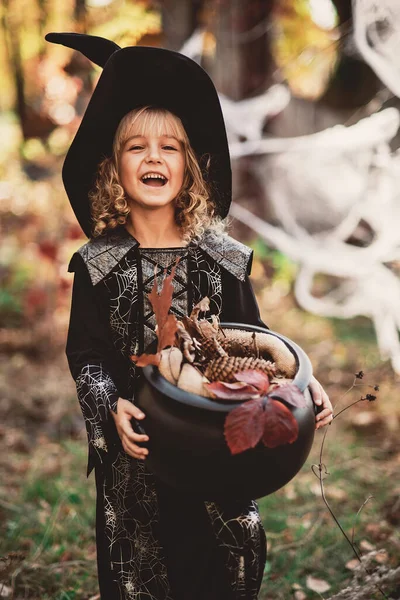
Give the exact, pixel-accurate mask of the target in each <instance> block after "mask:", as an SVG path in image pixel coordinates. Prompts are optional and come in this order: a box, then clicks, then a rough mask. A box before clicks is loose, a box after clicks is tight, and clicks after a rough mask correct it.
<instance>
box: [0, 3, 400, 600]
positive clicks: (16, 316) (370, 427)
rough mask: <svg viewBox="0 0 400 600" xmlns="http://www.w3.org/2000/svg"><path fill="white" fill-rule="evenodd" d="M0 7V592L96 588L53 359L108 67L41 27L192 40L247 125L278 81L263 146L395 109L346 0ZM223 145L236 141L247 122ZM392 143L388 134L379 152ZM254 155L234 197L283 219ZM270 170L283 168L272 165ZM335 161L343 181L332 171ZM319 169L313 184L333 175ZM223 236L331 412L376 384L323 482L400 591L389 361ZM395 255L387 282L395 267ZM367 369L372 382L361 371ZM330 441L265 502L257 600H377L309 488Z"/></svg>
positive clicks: (251, 234) (292, 266) (399, 488)
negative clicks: (76, 176)
mask: <svg viewBox="0 0 400 600" xmlns="http://www.w3.org/2000/svg"><path fill="white" fill-rule="evenodd" d="M0 17H1V21H0V28H1V39H2V43H1V44H0V76H1V82H2V94H1V98H0V109H1V114H0V139H1V145H0V215H1V229H2V239H1V242H0V244H1V245H0V248H1V261H0V272H1V282H2V283H1V291H0V353H1V359H2V369H1V373H0V391H1V405H0V416H1V418H0V598H9V599H15V600H22V599H29V600H73V599H74V600H78V599H79V600H89V599H90V600H95V599H98V598H99V595H98V588H97V578H96V553H95V539H94V520H95V514H94V512H95V485H94V479H93V478H90V479H89V480H87V479H86V474H85V467H86V452H87V450H86V435H85V432H84V425H83V419H82V416H81V413H80V409H79V406H78V402H77V399H76V393H75V386H74V382H73V380H72V378H71V376H70V374H69V371H68V365H67V362H66V357H65V354H64V348H65V340H66V332H67V327H68V318H69V306H70V298H71V285H72V275H71V274H69V273H68V272H67V265H68V262H69V258H70V257H71V255H72V254H73V252H74V251H75V250H76V249H77V248H78V247H79V246H80V245H81V244H82V243H84V242H85V237H84V235H83V233H82V231H81V229H80V227H79V225H78V224H77V222H76V220H75V217H74V215H73V213H72V210H71V208H70V206H69V202H68V200H67V197H66V194H65V192H64V189H63V186H62V181H61V168H62V163H63V159H64V157H65V153H66V151H67V149H68V147H69V144H70V142H71V140H72V138H73V136H74V134H75V132H76V130H77V128H78V126H79V123H80V119H81V117H82V114H83V112H84V110H85V107H86V105H87V102H88V100H89V98H90V95H91V93H92V90H93V89H94V86H95V85H96V80H97V78H98V76H99V73H100V69H99V68H98V67H95V66H93V64H91V63H90V62H89V61H88V60H87V59H85V58H83V57H82V56H81V55H79V54H78V53H74V52H72V51H71V50H69V49H66V48H63V47H61V46H54V45H50V44H47V43H46V42H45V41H44V36H45V34H46V33H47V32H49V31H75V32H80V33H90V34H94V35H100V36H104V37H106V38H109V39H112V40H114V41H115V42H117V43H118V44H119V45H120V46H128V45H134V44H140V45H149V46H162V47H166V48H170V49H174V50H179V49H181V48H182V47H183V46H184V44H185V42H187V40H192V46H193V44H197V46H196V48H197V49H196V48H195V50H194V51H193V52H194V54H195V58H196V59H197V60H198V61H199V62H200V63H201V64H202V66H203V67H204V68H205V69H206V70H207V71H208V72H209V73H210V75H211V76H212V78H213V80H214V82H215V84H216V87H217V89H218V91H219V92H220V93H221V94H223V96H224V98H227V99H228V100H227V102H229V100H230V101H233V102H234V103H236V104H235V106H236V109H235V110H237V109H238V107H239V108H240V111H241V112H240V119H238V121H239V120H240V122H241V123H242V124H243V127H245V125H246V123H250V122H253V121H251V119H252V118H253V117H254V110H253V109H254V107H253V108H252V105H251V104H250V105H246V103H243V104H241V102H242V101H243V100H247V99H254V98H259V97H261V96H262V95H263V94H264V93H265V92H267V91H268V90H270V89H271V88H272V87H273V86H275V85H279V86H280V87H279V88H275V90H278V92H279V93H277V96H276V97H275V101H274V99H273V98H272V100H271V97H269V100H270V104H269V105H268V106H269V108H268V110H267V108H265V111H264V113H263V112H262V111H263V110H264V109H263V104H262V102H261V103H260V102H259V103H258V104H257V108H259V107H260V106H261V109H260V110H261V117H260V118H259V126H260V128H261V129H260V131H261V134H262V137H264V138H265V139H273V140H277V139H284V138H295V137H297V136H307V135H311V134H314V133H316V132H319V131H322V130H325V129H327V128H329V127H332V126H334V125H336V124H342V125H346V126H347V127H350V126H351V125H355V124H356V123H358V122H359V121H360V120H361V119H362V118H365V117H368V116H370V115H371V114H374V113H379V112H380V111H382V110H384V109H385V108H388V107H395V108H398V104H399V103H398V99H397V97H396V96H395V95H394V94H393V93H391V92H390V90H389V89H388V88H387V87H386V86H385V85H384V84H383V83H382V81H381V80H380V79H379V78H378V76H377V75H376V73H375V72H374V70H373V69H372V68H371V67H370V66H369V65H368V64H367V63H366V62H365V60H363V58H362V56H361V55H360V54H359V53H358V52H356V51H355V49H354V44H352V35H353V29H354V23H353V12H352V3H351V1H350V0H332V2H331V0H280V1H275V2H274V1H272V0H271V1H266V0H264V1H262V0H195V1H193V2H187V1H185V0H176V1H172V0H165V1H164V2H156V1H151V0H147V1H145V0H143V1H139V0H137V1H134V0H2V2H1V5H0ZM196 32H197V33H199V32H200V33H201V39H200V42H199V41H198V40H199V37H198V36H197V38H196ZM194 33H195V35H194V37H193V34H194ZM196 40H197V41H196ZM199 43H200V46H199ZM199 48H200V50H199ZM187 51H188V52H189V51H190V48H189V47H187ZM284 90H286V96H285V92H284ZM285 98H286V100H285ZM274 102H275V103H274ZM229 106H231V107H232V106H233V105H229ZM229 106H228V105H227V109H228V108H229ZM246 111H248V112H247V113H246ZM252 111H253V112H252ZM235 114H236V115H239V112H236V113H235ZM233 120H235V119H233ZM233 141H234V142H235V141H236V142H239V143H240V142H243V141H246V135H245V133H244V132H243V134H241V132H240V127H239V126H238V130H237V131H236V133H235V132H234V134H233ZM398 147H399V143H398V138H397V135H396V136H394V138H393V139H392V140H391V149H392V150H393V151H395V150H397V148H398ZM254 164H255V163H254V161H253V158H252V157H251V156H248V155H246V156H240V153H239V154H238V155H237V156H236V157H234V160H233V169H234V203H235V205H236V206H241V207H244V208H246V209H247V210H250V211H251V212H252V214H254V215H256V216H258V218H259V219H262V221H263V222H265V223H269V224H270V225H271V224H272V225H274V226H276V227H278V228H279V227H280V226H281V223H280V221H279V218H278V217H277V215H276V214H275V212H274V209H273V204H271V198H270V194H269V190H270V188H269V184H268V177H265V176H264V177H261V178H260V177H258V178H257V176H256V175H255V169H254ZM263 165H264V163H262V162H261V169H263V168H264V167H263ZM264 166H265V171H266V172H268V173H271V172H272V174H273V175H274V177H275V179H274V181H276V180H279V173H278V174H277V173H276V169H275V171H274V163H273V162H272V165H271V164H269V165H267V166H266V165H264ZM267 167H268V169H267ZM257 168H258V172H260V163H258V166H257ZM271 169H272V171H271ZM332 169H333V175H334V181H336V182H337V185H338V188H337V194H340V193H341V191H342V189H343V188H342V187H341V185H340V183H339V182H340V180H341V176H342V171H341V170H340V165H338V166H337V168H336V171H335V165H333V166H332ZM263 173H264V171H263ZM317 175H318V174H317ZM323 177H324V173H323V172H321V175H320V186H321V190H323V189H324V186H325V187H327V186H329V185H330V183H329V181H326V182H325V181H324V180H323ZM364 177H367V175H365V176H364ZM271 181H272V180H271ZM308 200H309V198H308V197H307V196H306V195H304V194H302V195H300V197H299V199H298V204H297V206H296V207H293V206H292V209H293V210H294V212H296V211H295V209H296V210H297V213H296V214H300V215H301V218H302V219H303V223H304V222H306V223H310V224H311V225H310V227H311V229H312V228H313V227H314V230H315V229H316V230H317V231H319V230H321V231H322V230H323V229H324V226H323V225H321V219H322V217H321V206H322V213H324V211H325V208H324V205H323V201H324V199H323V197H321V198H320V200H319V202H317V208H316V207H315V204H313V203H310V202H308ZM317 200H318V198H317ZM234 214H235V213H234ZM237 215H240V213H237ZM318 228H319V229H318ZM231 235H233V236H234V237H236V238H238V239H240V240H242V241H243V242H245V243H247V244H249V245H251V246H252V247H253V248H254V250H255V259H254V264H253V270H252V282H253V285H254V288H255V291H256V293H257V298H258V302H259V306H260V311H261V315H262V318H263V319H264V321H265V322H266V323H268V325H269V326H270V327H271V328H272V329H274V330H276V331H279V332H280V333H283V334H284V335H287V336H288V337H291V338H292V339H294V340H295V341H296V342H297V343H299V344H300V345H301V346H302V347H303V348H304V349H305V350H306V351H307V352H308V354H309V356H310V358H311V360H312V362H313V365H314V372H315V374H316V376H317V377H318V379H319V380H320V381H321V382H322V384H323V385H324V387H325V389H326V390H327V392H328V394H329V396H330V398H331V400H332V402H333V403H334V404H336V403H337V402H339V401H340V408H342V407H344V406H346V404H350V403H351V402H355V401H357V400H359V399H360V398H361V397H365V396H366V394H367V393H371V390H372V388H373V387H374V386H375V387H376V386H379V392H377V391H376V390H374V391H373V393H374V395H376V396H377V400H376V401H375V402H366V401H360V402H357V403H356V404H355V405H354V406H353V407H352V408H351V409H349V410H348V411H346V412H345V413H344V414H343V415H341V416H340V417H339V418H338V419H337V421H336V420H335V421H334V423H333V424H332V425H331V426H330V428H329V432H328V434H327V437H326V441H325V447H324V454H323V461H324V463H325V464H326V466H327V470H328V471H329V476H326V478H325V480H324V485H325V490H326V496H327V499H328V501H329V503H330V505H331V507H332V509H333V510H334V512H335V514H336V516H337V518H338V519H339V520H340V522H341V524H342V526H343V528H344V530H345V531H346V532H347V533H348V535H349V536H350V537H351V536H352V535H354V543H355V545H356V547H357V549H358V551H359V552H360V554H361V555H363V556H365V559H364V561H365V565H366V566H367V569H368V571H369V572H370V573H375V576H378V575H379V574H380V575H379V577H380V579H381V580H382V581H383V582H385V581H386V583H384V585H383V591H384V593H385V594H386V597H388V598H389V597H390V598H400V573H399V562H400V561H399V557H400V537H399V524H400V494H399V492H400V477H399V474H400V441H399V435H398V429H399V418H400V408H399V403H398V389H399V388H398V382H399V376H398V374H396V373H395V372H394V369H393V361H392V362H391V361H390V360H389V357H388V356H384V355H382V353H381V352H380V351H379V348H378V344H377V338H376V331H375V329H374V324H373V322H372V320H371V319H370V318H368V316H365V314H364V315H363V313H362V312H360V315H358V316H357V315H354V316H352V317H351V318H346V319H341V318H338V317H337V316H329V315H327V316H323V315H321V314H315V313H313V312H310V311H306V310H305V309H304V307H302V306H301V305H300V303H299V301H298V298H296V295H295V282H296V278H297V277H298V274H299V264H298V262H297V261H296V258H295V257H294V256H293V255H292V256H289V255H288V254H286V253H284V252H282V251H281V250H280V249H279V247H278V245H276V246H274V244H272V243H267V241H266V239H265V237H263V236H262V235H260V233H259V232H257V231H255V230H254V229H253V228H252V227H251V226H249V223H247V224H245V223H244V222H243V221H241V220H240V218H237V219H233V225H232V229H231ZM373 235H374V232H373V228H372V227H371V224H370V223H368V222H366V221H364V222H360V223H359V226H358V227H357V228H356V230H355V232H354V233H353V234H352V235H351V236H349V238H348V239H347V240H346V243H347V244H348V245H350V246H351V247H352V248H365V247H368V244H370V243H371V240H372V239H373ZM389 267H390V269H391V271H392V273H394V274H396V275H397V276H398V274H399V272H400V267H399V261H398V260H397V261H395V260H393V261H392V262H391V263H390V265H389ZM364 284H365V285H366V286H368V285H370V286H374V285H375V283H374V282H373V281H371V282H368V281H364ZM335 285H336V281H335V277H334V276H333V275H332V274H330V273H329V270H328V272H326V273H320V274H318V275H317V276H316V277H315V278H314V281H313V284H312V293H313V295H314V296H315V298H322V297H323V296H324V295H325V294H327V293H329V292H330V291H331V290H333V289H334V288H335ZM387 293H390V290H388V292H387ZM360 370H362V371H363V372H364V378H363V379H360V378H358V379H357V378H356V379H355V374H356V373H359V371H360ZM354 383H355V385H353V384H354ZM349 388H352V389H351V391H350V392H348V393H347V394H346V392H347V390H349ZM345 394H346V396H344V395H345ZM322 437H323V433H322V432H320V431H319V432H317V434H316V438H315V444H314V449H313V451H312V454H311V456H310V458H309V460H308V461H307V463H306V465H305V466H304V468H303V469H302V471H301V473H300V474H299V475H298V476H297V477H296V478H295V480H294V481H293V482H291V483H290V484H288V485H287V486H286V487H285V488H283V489H282V490H280V491H279V492H277V493H275V494H273V495H272V496H269V497H266V498H264V499H262V500H260V509H261V512H262V516H263V520H264V524H265V528H266V532H267V537H268V560H267V565H266V570H265V574H264V583H263V587H262V591H261V594H260V599H261V600H278V599H279V600H288V599H289V598H294V599H295V600H305V599H308V598H310V599H314V598H325V599H328V598H337V599H338V600H339V598H341V599H342V600H345V599H346V598H354V599H355V598H357V599H358V600H362V598H368V599H371V598H381V597H384V595H383V594H382V592H379V591H378V589H377V588H376V587H372V588H369V587H368V586H369V583H368V582H369V581H370V580H371V578H372V579H373V577H374V576H373V575H368V574H367V573H366V572H365V571H363V568H362V567H360V565H359V561H358V560H357V559H356V558H355V554H354V552H353V551H352V549H351V547H350V546H349V544H348V543H347V542H346V540H345V539H344V537H343V535H342V533H341V532H340V530H339V529H338V527H337V526H336V524H335V523H334V521H333V519H332V517H331V515H330V514H329V512H328V510H327V507H326V506H325V504H324V502H323V500H322V498H321V486H320V482H319V481H318V478H316V477H315V475H314V473H313V471H312V468H311V466H312V464H313V463H319V461H320V456H319V452H320V448H321V443H322ZM371 496H372V497H373V498H371ZM357 586H359V587H357ZM346 587H348V591H347V592H343V591H341V590H344V589H345V588H346ZM371 589H372V591H371Z"/></svg>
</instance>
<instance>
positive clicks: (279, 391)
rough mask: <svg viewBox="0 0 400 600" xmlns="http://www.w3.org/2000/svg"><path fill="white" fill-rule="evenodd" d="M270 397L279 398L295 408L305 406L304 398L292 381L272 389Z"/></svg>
mask: <svg viewBox="0 0 400 600" xmlns="http://www.w3.org/2000/svg"><path fill="white" fill-rule="evenodd" d="M271 398H280V399H281V400H284V401H285V402H287V403H288V404H291V406H295V407H296V408H305V407H306V401H305V398H304V396H303V394H302V392H301V391H300V390H299V388H298V387H297V385H294V383H288V384H286V385H281V386H279V387H278V388H276V389H274V391H273V392H272V393H271Z"/></svg>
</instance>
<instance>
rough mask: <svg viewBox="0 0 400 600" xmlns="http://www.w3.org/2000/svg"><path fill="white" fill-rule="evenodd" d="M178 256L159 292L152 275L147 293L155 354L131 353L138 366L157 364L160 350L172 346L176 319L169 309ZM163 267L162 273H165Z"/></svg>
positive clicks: (155, 278)
mask: <svg viewBox="0 0 400 600" xmlns="http://www.w3.org/2000/svg"><path fill="white" fill-rule="evenodd" d="M179 260H180V258H179V257H178V259H177V260H176V263H175V265H174V266H173V267H172V269H171V273H170V274H169V275H167V276H166V277H165V279H164V282H163V286H162V289H161V292H160V293H158V283H157V277H156V276H155V277H154V283H153V287H152V288H151V292H150V294H148V298H149V301H150V303H151V306H152V308H153V311H154V316H155V320H156V334H157V338H158V342H157V352H156V354H146V353H144V354H141V355H140V356H136V355H132V356H131V357H130V358H131V360H132V361H133V362H135V363H136V365H137V366H138V367H144V366H147V365H159V364H160V358H161V350H164V348H167V347H168V346H173V345H174V342H175V334H176V332H177V329H178V321H177V318H176V317H175V315H172V314H170V312H169V310H170V308H171V304H172V295H173V292H174V288H173V285H172V281H173V279H174V276H175V270H176V266H177V264H178V262H179ZM166 271H167V270H166V269H164V274H165V273H166Z"/></svg>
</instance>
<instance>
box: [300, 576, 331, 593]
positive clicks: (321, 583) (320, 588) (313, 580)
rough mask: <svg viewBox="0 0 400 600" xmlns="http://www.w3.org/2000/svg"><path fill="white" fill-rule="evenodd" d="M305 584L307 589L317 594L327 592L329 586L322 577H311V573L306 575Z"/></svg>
mask: <svg viewBox="0 0 400 600" xmlns="http://www.w3.org/2000/svg"><path fill="white" fill-rule="evenodd" d="M306 586H307V587H308V589H309V590H312V591H313V592H317V593H319V594H323V593H324V592H327V591H328V590H329V589H330V587H331V586H330V585H329V583H328V582H327V581H325V580H324V579H318V578H317V577H313V576H312V575H309V576H308V577H307V580H306Z"/></svg>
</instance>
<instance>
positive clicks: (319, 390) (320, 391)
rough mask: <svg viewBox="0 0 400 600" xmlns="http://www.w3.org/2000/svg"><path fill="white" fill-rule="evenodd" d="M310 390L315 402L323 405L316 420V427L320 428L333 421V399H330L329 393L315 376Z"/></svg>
mask: <svg viewBox="0 0 400 600" xmlns="http://www.w3.org/2000/svg"><path fill="white" fill-rule="evenodd" d="M308 387H309V388H310V392H311V394H312V397H313V401H314V404H316V405H317V406H321V407H322V410H321V411H320V412H319V413H318V414H317V415H316V417H315V421H316V425H315V429H319V428H320V427H324V426H325V425H329V423H332V421H333V408H332V404H331V401H330V400H329V396H328V394H327V393H326V392H325V390H324V388H323V387H322V385H321V384H320V383H319V381H318V380H317V379H315V377H314V376H313V377H312V379H311V381H310V385H309V386H308Z"/></svg>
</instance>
